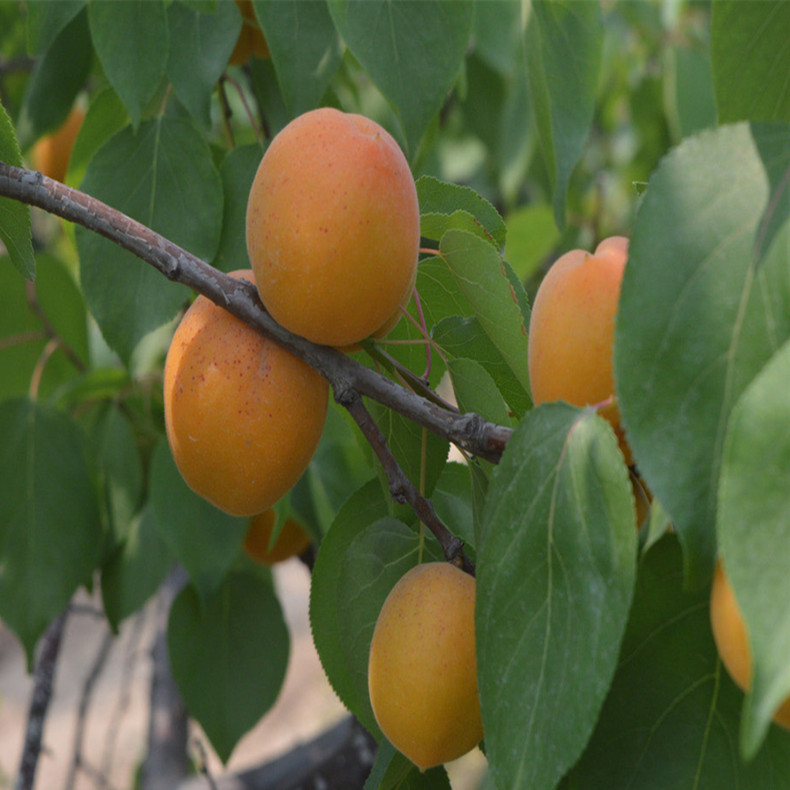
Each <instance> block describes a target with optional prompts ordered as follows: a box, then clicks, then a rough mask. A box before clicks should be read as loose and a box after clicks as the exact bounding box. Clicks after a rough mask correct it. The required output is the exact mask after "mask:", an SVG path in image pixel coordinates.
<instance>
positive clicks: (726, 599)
mask: <svg viewBox="0 0 790 790" xmlns="http://www.w3.org/2000/svg"><path fill="white" fill-rule="evenodd" d="M710 621H711V627H712V629H713V639H714V641H715V642H716V649H717V650H718V652H719V657H720V658H721V661H722V663H723V664H724V666H725V668H726V669H727V672H728V674H729V675H730V677H731V678H732V679H733V681H735V684H736V685H737V686H739V687H740V689H741V690H742V691H747V690H748V689H749V688H750V687H751V683H752V657H751V652H750V650H749V640H748V637H747V635H746V625H745V623H744V621H743V615H742V614H741V610H740V607H739V606H738V601H737V600H736V599H735V593H734V592H733V589H732V586H731V585H730V581H729V579H728V578H727V575H726V574H725V572H724V567H723V566H722V564H721V561H719V562H718V563H717V564H716V570H715V572H714V574H713V587H712V588H711V595H710ZM773 718H774V721H775V722H776V723H777V724H780V725H781V726H782V727H785V728H786V729H790V696H788V697H787V698H786V699H785V700H784V702H783V703H782V704H781V705H780V706H779V709H778V710H777V711H776V713H774V717H773Z"/></svg>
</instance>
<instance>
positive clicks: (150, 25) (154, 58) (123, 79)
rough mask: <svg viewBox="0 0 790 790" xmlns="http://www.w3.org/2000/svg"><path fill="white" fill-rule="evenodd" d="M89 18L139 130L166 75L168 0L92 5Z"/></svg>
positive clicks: (97, 0)
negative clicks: (149, 103) (150, 102)
mask: <svg viewBox="0 0 790 790" xmlns="http://www.w3.org/2000/svg"><path fill="white" fill-rule="evenodd" d="M88 19H89V21H90V29H91V36H92V38H93V46H94V48H95V50H96V54H97V55H98V56H99V60H100V61H101V64H102V66H103V67H104V72H105V74H106V75H107V79H108V80H109V81H110V84H111V85H112V86H113V88H115V91H116V93H117V94H118V95H119V96H120V97H121V99H123V103H124V104H125V105H126V109H127V110H128V111H129V117H130V118H131V119H132V125H133V126H134V127H135V128H136V127H137V126H138V124H139V123H140V119H141V118H142V115H143V109H144V108H145V105H146V104H147V103H148V101H149V99H151V98H152V96H153V95H154V91H155V90H156V89H157V88H158V87H159V83H160V81H161V80H162V77H164V75H165V68H166V66H167V55H168V52H169V49H170V47H169V40H170V39H169V33H168V27H167V10H166V8H165V3H164V1H163V0H124V2H122V3H118V2H115V0H90V3H89V4H88Z"/></svg>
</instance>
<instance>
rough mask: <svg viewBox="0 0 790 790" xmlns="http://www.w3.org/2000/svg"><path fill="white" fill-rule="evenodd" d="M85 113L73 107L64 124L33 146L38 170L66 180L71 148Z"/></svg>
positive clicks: (32, 156) (50, 176) (35, 164)
mask: <svg viewBox="0 0 790 790" xmlns="http://www.w3.org/2000/svg"><path fill="white" fill-rule="evenodd" d="M84 119H85V113H84V112H83V111H82V109H81V108H79V107H74V108H72V110H71V112H70V113H69V115H68V118H66V120H65V122H64V123H63V125H62V126H61V127H60V128H59V129H58V130H57V131H56V132H53V133H52V134H49V135H46V136H45V137H42V138H41V139H40V140H38V142H36V144H35V145H34V146H33V150H32V151H31V162H32V165H33V167H34V168H35V169H36V170H39V171H40V172H41V173H42V174H43V175H45V176H48V177H49V178H54V179H55V181H64V180H65V178H66V173H67V172H68V167H69V158H70V157H71V149H72V148H73V147H74V141H75V140H76V139H77V135H78V134H79V131H80V128H81V127H82V122H83V120H84Z"/></svg>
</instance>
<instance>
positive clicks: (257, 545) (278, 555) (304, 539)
mask: <svg viewBox="0 0 790 790" xmlns="http://www.w3.org/2000/svg"><path fill="white" fill-rule="evenodd" d="M276 522H277V513H275V511H274V510H273V509H272V508H269V509H268V510H264V511H263V513H259V514H258V515H257V516H253V517H252V518H251V519H250V526H249V528H248V529H247V535H246V537H245V538H244V544H243V548H244V551H245V553H246V554H247V556H248V557H250V558H251V559H253V560H255V561H256V562H259V563H261V564H262V565H274V564H275V563H277V562H282V561H283V560H287V559H289V558H290V557H295V556H297V555H299V554H301V553H302V552H303V551H305V549H307V547H308V546H309V545H310V543H311V542H312V541H311V540H310V536H309V535H308V534H307V533H306V532H305V531H304V529H303V527H302V525H301V524H300V523H299V522H298V521H297V520H296V519H295V518H292V517H291V516H289V517H288V518H286V519H285V522H284V523H283V526H282V529H281V530H280V534H279V535H278V536H277V540H276V541H275V542H274V546H272V547H271V550H270V549H269V542H270V541H271V537H272V530H273V529H274V525H275V523H276Z"/></svg>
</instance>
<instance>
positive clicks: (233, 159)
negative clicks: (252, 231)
mask: <svg viewBox="0 0 790 790" xmlns="http://www.w3.org/2000/svg"><path fill="white" fill-rule="evenodd" d="M261 156H262V151H261V147H260V146H259V145H256V144H252V145H244V146H240V147H239V148H234V149H233V150H232V151H231V152H230V153H229V154H228V155H227V156H226V157H225V158H224V159H223V160H222V164H221V165H220V168H219V173H220V176H221V178H222V191H223V193H224V195H225V209H224V214H223V217H222V235H221V236H220V240H219V249H218V250H217V255H216V257H215V258H214V266H216V267H217V268H218V269H222V271H224V272H230V271H233V270H234V269H249V268H250V257H249V255H248V254H247V235H246V234H247V231H246V222H247V200H248V198H249V196H250V187H252V182H253V179H254V178H255V173H256V171H257V169H258V165H259V164H260V161H261Z"/></svg>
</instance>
